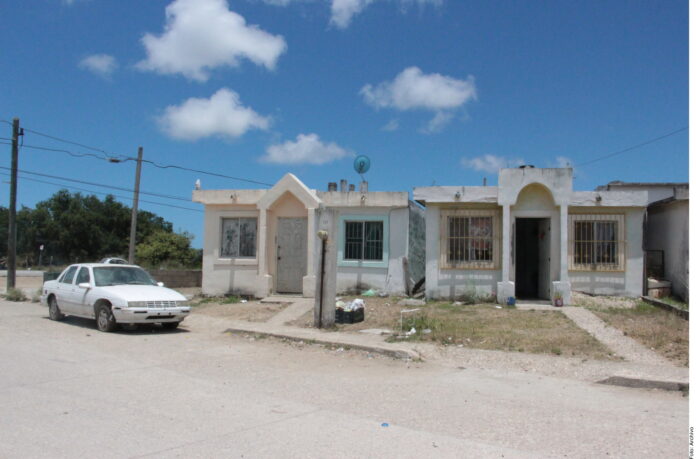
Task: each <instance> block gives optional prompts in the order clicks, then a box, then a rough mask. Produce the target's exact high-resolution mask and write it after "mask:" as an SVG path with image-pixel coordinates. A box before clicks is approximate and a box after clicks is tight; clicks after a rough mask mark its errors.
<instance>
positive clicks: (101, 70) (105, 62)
mask: <svg viewBox="0 0 696 459" xmlns="http://www.w3.org/2000/svg"><path fill="white" fill-rule="evenodd" d="M77 65H78V67H80V68H81V69H85V70H89V71H90V72H92V73H94V74H95V75H99V76H100V77H104V78H108V77H110V76H111V74H112V73H114V70H116V68H117V67H118V63H117V62H116V58H114V57H113V56H109V55H108V54H92V55H91V56H87V57H85V58H84V59H82V60H81V61H80V62H79V63H78V64H77Z"/></svg>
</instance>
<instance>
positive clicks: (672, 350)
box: [589, 301, 689, 366]
mask: <svg viewBox="0 0 696 459" xmlns="http://www.w3.org/2000/svg"><path fill="white" fill-rule="evenodd" d="M589 309H591V310H592V312H594V313H595V314H597V316H599V317H600V318H602V320H604V321H605V322H606V323H608V324H609V325H611V326H612V327H614V328H618V329H619V330H621V331H623V332H624V334H625V335H626V336H629V337H631V338H633V339H635V340H636V341H639V342H640V343H642V344H643V345H645V346H647V347H648V348H650V349H653V350H655V351H656V352H657V353H659V354H661V355H663V356H664V357H666V358H668V359H669V360H671V361H673V362H674V363H676V364H678V365H683V366H689V322H688V321H687V320H684V319H682V318H681V317H678V316H677V315H675V314H672V313H669V312H667V311H664V310H662V309H660V308H656V307H655V306H652V305H650V304H648V303H645V302H643V301H639V302H634V305H633V307H631V308H615V307H601V306H596V305H594V306H590V307H589Z"/></svg>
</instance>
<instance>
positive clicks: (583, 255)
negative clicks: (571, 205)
mask: <svg viewBox="0 0 696 459" xmlns="http://www.w3.org/2000/svg"><path fill="white" fill-rule="evenodd" d="M582 218H583V217H578V218H575V217H574V218H573V219H572V220H573V225H572V230H571V231H572V236H573V241H572V244H570V247H571V248H572V251H573V253H572V257H569V258H570V260H571V265H572V266H571V267H570V268H571V269H575V270H593V271H594V270H596V271H617V270H622V269H623V258H624V257H623V254H624V253H625V241H622V240H620V239H619V234H620V227H621V225H620V223H621V222H620V220H619V219H612V220H600V219H599V218H601V216H594V218H593V219H592V220H585V219H582ZM586 218H587V217H586ZM605 218H606V217H605Z"/></svg>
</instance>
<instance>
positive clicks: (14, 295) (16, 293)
mask: <svg viewBox="0 0 696 459" xmlns="http://www.w3.org/2000/svg"><path fill="white" fill-rule="evenodd" d="M5 299H6V300H7V301H27V297H26V296H25V295H24V292H23V291H22V290H20V289H18V288H11V289H9V290H8V291H7V293H6V294H5Z"/></svg>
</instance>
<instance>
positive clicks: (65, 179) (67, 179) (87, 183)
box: [0, 166, 191, 202]
mask: <svg viewBox="0 0 696 459" xmlns="http://www.w3.org/2000/svg"><path fill="white" fill-rule="evenodd" d="M0 169H3V170H6V171H10V170H12V169H10V168H9V167H3V166H0ZM17 171H18V172H22V173H24V174H29V175H37V176H39V177H47V178H52V179H57V180H64V181H66V182H74V183H80V184H82V185H91V186H97V187H100V188H109V189H112V190H119V191H128V192H130V193H133V192H134V191H135V190H133V189H132V188H124V187H119V186H114V185H104V184H102V183H95V182H88V181H86V180H78V179H73V178H68V177H60V176H58V175H50V174H42V173H40V172H33V171H27V170H22V169H17ZM140 194H145V195H148V196H155V197H158V198H165V199H173V200H175V201H184V202H191V200H190V199H187V198H182V197H179V196H172V195H167V194H160V193H152V192H149V191H140Z"/></svg>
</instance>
